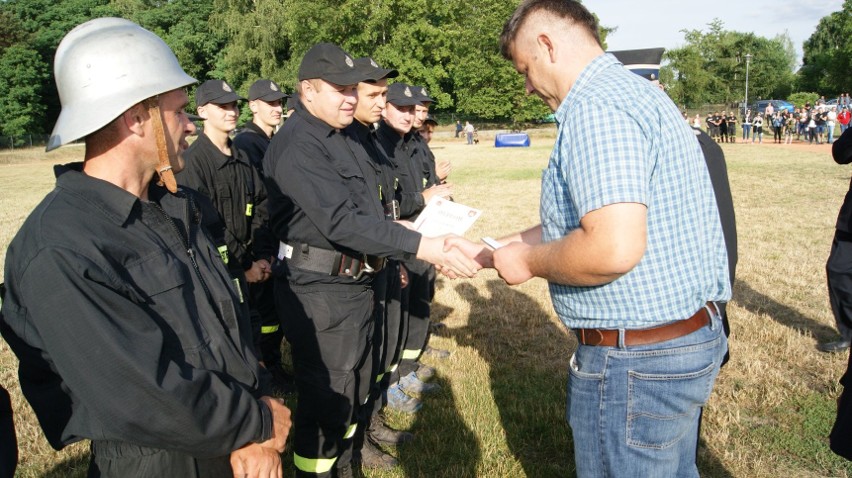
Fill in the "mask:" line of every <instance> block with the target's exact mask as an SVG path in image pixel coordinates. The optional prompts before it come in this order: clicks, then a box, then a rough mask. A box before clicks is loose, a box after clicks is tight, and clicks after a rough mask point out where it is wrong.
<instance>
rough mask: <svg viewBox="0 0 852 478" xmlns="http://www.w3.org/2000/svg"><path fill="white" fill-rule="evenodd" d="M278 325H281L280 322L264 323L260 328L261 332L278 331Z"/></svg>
mask: <svg viewBox="0 0 852 478" xmlns="http://www.w3.org/2000/svg"><path fill="white" fill-rule="evenodd" d="M278 327H279V326H278V324H275V325H264V326H263V327H261V328H260V333H261V334H272V333H275V332H278Z"/></svg>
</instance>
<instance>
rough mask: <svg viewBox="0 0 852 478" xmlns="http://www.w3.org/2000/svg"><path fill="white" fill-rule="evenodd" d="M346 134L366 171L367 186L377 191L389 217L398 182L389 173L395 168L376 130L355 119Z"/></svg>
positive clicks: (363, 170) (357, 158) (362, 169)
mask: <svg viewBox="0 0 852 478" xmlns="http://www.w3.org/2000/svg"><path fill="white" fill-rule="evenodd" d="M344 134H345V135H346V138H347V140H348V141H349V144H350V145H351V146H352V152H353V153H354V155H355V159H356V160H357V161H358V165H359V167H360V168H361V171H362V172H363V173H364V179H365V180H366V182H367V186H368V187H369V188H373V190H374V191H376V193H377V196H378V198H379V204H380V205H381V206H382V213H383V214H385V216H386V217H388V214H387V213H388V212H389V207H388V206H389V205H390V204H391V201H393V199H394V189H395V184H396V181H395V178H394V176H392V175H390V174H388V171H389V170H391V169H392V168H393V166H392V165H391V164H390V160H389V159H388V158H387V156H385V154H384V153H383V152H382V150H381V147H380V146H379V145H378V139H377V138H376V135H375V132H374V131H373V130H371V129H370V127H369V126H367V125H365V124H363V123H361V122H359V121H353V122H352V124H351V125H349V126H347V127H346V129H344Z"/></svg>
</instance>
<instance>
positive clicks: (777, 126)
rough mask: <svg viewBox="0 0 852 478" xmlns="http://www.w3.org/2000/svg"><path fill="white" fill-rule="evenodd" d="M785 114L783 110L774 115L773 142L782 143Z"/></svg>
mask: <svg viewBox="0 0 852 478" xmlns="http://www.w3.org/2000/svg"><path fill="white" fill-rule="evenodd" d="M784 119H785V118H784V115H782V114H781V112H778V113H775V114H774V115H772V142H773V143H777V144H781V132H782V130H783V128H784Z"/></svg>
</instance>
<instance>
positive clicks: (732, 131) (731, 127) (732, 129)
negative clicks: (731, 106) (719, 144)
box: [728, 110, 737, 143]
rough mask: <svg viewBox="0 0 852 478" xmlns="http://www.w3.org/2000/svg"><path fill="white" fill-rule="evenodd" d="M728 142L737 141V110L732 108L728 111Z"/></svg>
mask: <svg viewBox="0 0 852 478" xmlns="http://www.w3.org/2000/svg"><path fill="white" fill-rule="evenodd" d="M728 142H730V143H736V142H737V112H736V111H733V110H732V111H731V112H729V113H728Z"/></svg>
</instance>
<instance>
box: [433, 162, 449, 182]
mask: <svg viewBox="0 0 852 478" xmlns="http://www.w3.org/2000/svg"><path fill="white" fill-rule="evenodd" d="M452 169H453V166H452V165H451V164H450V162H449V161H441V162H440V163H438V164H437V165H436V166H435V172H436V173H438V179H440V180H441V181H444V180H446V179H447V176H449V175H450V170H452Z"/></svg>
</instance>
